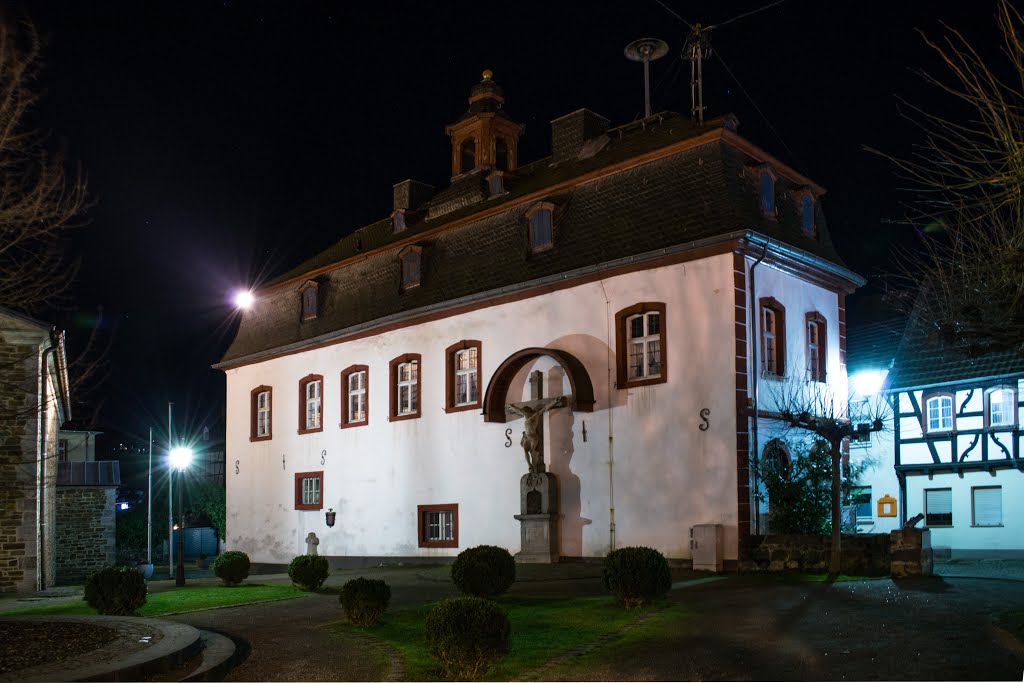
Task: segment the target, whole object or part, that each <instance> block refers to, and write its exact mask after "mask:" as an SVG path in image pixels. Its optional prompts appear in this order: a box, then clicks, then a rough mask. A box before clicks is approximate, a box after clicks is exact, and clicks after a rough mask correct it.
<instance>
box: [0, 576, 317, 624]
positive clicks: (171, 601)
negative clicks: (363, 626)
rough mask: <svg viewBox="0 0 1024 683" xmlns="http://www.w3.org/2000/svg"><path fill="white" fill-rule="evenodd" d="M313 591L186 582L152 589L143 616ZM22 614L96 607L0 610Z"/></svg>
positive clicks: (76, 611) (82, 611) (82, 603)
mask: <svg viewBox="0 0 1024 683" xmlns="http://www.w3.org/2000/svg"><path fill="white" fill-rule="evenodd" d="M308 595H311V593H306V592H304V591H301V590H299V589H298V588H295V587H294V586H267V585H263V584H259V583H243V584H242V585H240V586H233V587H228V586H184V587H182V588H175V589H173V590H168V591H161V592H159V593H150V594H149V595H148V596H147V600H146V604H145V605H143V607H142V609H140V610H139V612H138V615H139V616H140V617H158V616H160V615H162V614H171V613H173V612H191V611H193V610H198V609H207V608H210V607H227V606H229V605H241V604H245V603H249V602H265V601H267V600H280V599H282V598H298V597H303V596H308ZM22 614H96V610H94V609H93V608H91V607H89V605H87V604H86V603H85V601H84V600H82V601H75V602H71V603H62V604H57V605H47V606H45V607H32V608H28V609H16V610H8V611H5V612H0V615H2V616H17V615H22Z"/></svg>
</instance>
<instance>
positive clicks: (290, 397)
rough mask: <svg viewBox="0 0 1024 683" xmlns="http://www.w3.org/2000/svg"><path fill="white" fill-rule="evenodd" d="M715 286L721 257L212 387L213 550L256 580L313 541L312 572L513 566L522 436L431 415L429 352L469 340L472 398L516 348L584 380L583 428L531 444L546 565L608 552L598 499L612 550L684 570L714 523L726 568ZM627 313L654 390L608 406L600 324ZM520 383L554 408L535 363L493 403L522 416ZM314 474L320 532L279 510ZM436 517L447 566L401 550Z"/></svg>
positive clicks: (726, 331)
mask: <svg viewBox="0 0 1024 683" xmlns="http://www.w3.org/2000/svg"><path fill="white" fill-rule="evenodd" d="M732 279H733V276H732V256H731V255H724V256H719V257H714V258H708V259H703V260H700V261H695V262H690V263H685V264H679V265H674V266H669V267H664V268H657V269H652V270H649V271H643V272H638V273H632V274H628V275H622V276H619V277H615V278H611V279H608V280H606V281H604V282H603V286H602V282H593V283H590V284H584V285H581V286H578V287H573V288H571V289H565V290H561V291H556V292H552V293H548V294H545V295H544V296H542V297H534V298H529V299H524V300H521V301H518V302H514V303H508V304H505V305H501V306H494V307H489V308H482V309H480V310H477V311H474V312H471V313H466V314H463V315H459V316H456V317H451V318H447V319H443V320H439V321H435V322H428V323H423V324H419V325H414V326H410V327H406V328H402V329H398V330H395V331H392V332H387V333H384V334H381V335H378V336H373V337H368V338H364V339H359V340H354V341H351V342H345V343H341V344H335V345H332V346H327V347H323V348H319V349H315V350H310V351H306V352H302V353H297V354H294V355H290V356H284V357H281V358H276V359H273V360H268V361H265V362H261V363H257V364H253V365H248V366H243V367H239V368H235V369H230V370H228V371H227V425H228V428H227V447H228V476H227V495H228V520H227V527H228V539H227V542H228V546H229V547H231V548H233V549H239V550H244V551H245V552H247V553H249V555H250V557H251V558H252V559H253V560H254V561H256V562H276V563H281V562H287V561H289V560H290V559H291V558H292V557H293V556H295V555H296V554H300V553H302V552H305V543H304V539H305V537H306V534H308V533H309V532H311V531H312V532H315V533H316V534H317V536H318V537H319V538H320V545H319V548H318V551H319V552H320V554H324V555H334V556H431V555H445V556H452V555H455V554H457V553H458V552H459V549H461V548H466V547H471V546H474V545H478V544H481V543H489V544H495V545H501V546H504V547H506V548H508V549H509V550H510V551H512V552H516V551H518V549H519V545H520V529H519V522H518V521H516V520H515V519H514V518H513V515H515V514H518V513H519V512H520V509H519V479H520V476H521V475H522V474H524V473H525V471H526V466H525V459H524V456H523V452H522V448H521V447H520V446H519V438H520V435H521V432H522V421H521V420H518V421H517V420H513V421H510V422H508V423H507V424H503V423H486V422H484V420H483V416H482V415H481V414H480V413H479V412H477V411H466V412H458V413H451V414H448V413H445V412H444V410H443V407H444V386H445V381H444V371H445V363H444V350H445V348H446V347H448V346H449V345H451V344H453V343H455V342H457V341H459V340H462V339H479V340H481V341H482V350H481V357H482V372H481V393H482V392H483V390H484V389H485V388H486V386H487V382H488V381H489V380H490V378H491V376H492V375H493V373H494V371H495V370H496V368H497V367H498V366H499V365H500V364H501V362H502V361H504V360H505V359H506V358H507V357H508V356H510V355H512V354H513V353H515V352H517V351H519V350H521V349H524V348H529V347H545V348H552V349H560V350H563V351H567V352H569V353H571V354H573V355H574V356H576V357H577V358H578V359H579V360H580V361H581V362H582V363H583V364H584V366H585V367H586V369H587V372H588V373H589V375H590V379H591V381H592V383H593V386H594V394H595V398H596V399H597V405H596V406H595V410H594V412H591V413H587V412H572V411H570V410H568V409H560V410H556V411H554V412H553V413H552V414H551V416H550V418H549V424H548V426H547V428H546V435H547V437H548V441H549V447H548V449H547V453H546V459H547V461H548V463H549V471H550V472H552V473H554V474H555V475H556V476H558V478H559V482H560V489H561V492H560V495H561V500H562V504H561V511H562V520H561V530H560V533H561V543H562V548H561V551H562V554H563V555H567V556H599V555H603V554H605V553H606V552H607V551H608V549H609V545H610V530H609V527H610V522H611V515H610V508H611V506H612V504H613V502H612V496H614V507H615V523H616V545H617V546H624V545H650V546H654V547H657V548H659V549H661V550H662V551H663V552H664V553H665V554H666V555H667V556H669V557H676V558H681V557H688V556H689V548H688V541H689V539H688V533H689V527H690V526H692V525H694V524H698V523H720V524H724V525H725V526H726V547H727V548H728V549H729V551H728V552H729V553H731V555H729V554H727V558H732V559H735V553H736V550H735V549H736V546H737V538H736V509H737V508H736V481H735V477H736V456H735V448H736V434H735V403H734V381H733V377H734V358H733V355H734V354H733V346H734V342H733V339H734V328H733V315H732V310H733V296H734V295H733V282H732ZM606 295H607V299H606ZM643 301H660V302H664V303H665V304H666V306H667V308H666V320H665V321H664V325H665V329H666V336H667V353H668V373H669V377H668V381H667V383H665V384H658V385H653V386H647V387H640V388H636V389H630V390H617V389H615V388H614V387H613V386H611V387H610V385H609V382H612V383H614V372H615V365H614V363H615V357H614V329H613V326H614V315H615V313H616V311H618V310H621V309H623V308H625V307H627V306H630V305H633V304H635V303H638V302H643ZM609 342H610V343H609ZM405 353H420V354H422V367H421V401H422V417H420V418H419V419H413V420H403V421H396V422H389V421H388V419H387V413H388V399H389V387H388V363H389V361H390V360H391V359H393V358H395V357H397V356H399V355H401V354H405ZM355 363H360V364H366V365H368V366H369V368H370V380H369V384H370V396H369V404H370V419H369V425H368V426H365V427H356V428H349V429H344V430H342V429H339V428H338V422H339V414H340V400H341V387H340V372H341V370H343V369H344V368H346V367H348V366H349V365H352V364H355ZM534 369H540V370H542V371H544V372H545V375H546V380H547V382H546V383H547V384H548V386H547V388H546V391H545V394H546V395H548V396H553V395H556V387H557V386H558V385H560V384H563V380H562V379H561V378H560V374H559V369H558V368H557V367H556V364H555V363H553V362H552V361H551V360H550V359H543V360H540V361H538V362H537V363H535V364H533V365H531V366H528V367H527V368H524V369H523V370H522V371H521V372H520V373H519V375H518V376H517V379H516V381H515V382H513V388H512V389H511V390H510V392H509V397H508V401H510V402H512V401H518V400H523V399H528V398H529V389H528V385H527V381H526V378H527V376H528V373H529V372H530V371H531V370H534ZM309 373H317V374H322V375H323V376H324V409H323V415H324V424H325V427H324V431H323V432H322V433H314V434H304V435H299V434H297V433H296V431H297V426H298V413H297V410H298V406H299V401H298V382H299V380H300V378H302V377H304V376H306V375H307V374H309ZM259 385H269V386H271V387H273V438H272V440H270V441H262V442H254V443H251V442H250V441H249V419H250V417H249V406H250V391H251V390H252V389H253V388H255V387H257V386H259ZM563 392H568V381H567V380H564V389H558V390H557V393H563ZM702 408H708V409H710V410H711V420H710V428H709V429H708V430H707V431H700V430H699V429H698V426H699V425H700V424H701V421H700V418H699V412H700V410H701V409H702ZM584 423H585V424H586V432H587V437H586V441H584V440H583V428H584ZM508 428H511V429H512V432H511V442H512V444H511V447H506V444H507V443H508V439H507V438H506V429H508ZM609 431H611V435H612V436H613V439H609ZM325 451H326V455H323V454H324V452H325ZM322 457H323V462H324V464H323V465H321V458H322ZM236 461H237V462H238V469H239V472H238V474H237V475H236V474H234V468H235V463H236ZM318 470H323V471H324V498H325V500H324V503H325V504H324V509H325V510H326V509H327V508H328V507H331V508H334V510H336V511H337V513H338V517H337V524H336V526H335V527H334V528H332V529H328V528H327V527H326V525H325V522H324V513H323V511H296V510H295V509H294V500H293V488H294V474H295V473H296V472H305V471H318ZM442 503H457V504H458V505H459V549H432V548H420V547H418V543H417V520H416V506H417V505H428V504H442Z"/></svg>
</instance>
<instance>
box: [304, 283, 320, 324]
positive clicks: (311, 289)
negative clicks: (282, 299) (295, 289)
mask: <svg viewBox="0 0 1024 683" xmlns="http://www.w3.org/2000/svg"><path fill="white" fill-rule="evenodd" d="M319 289H320V285H319V284H318V283H316V282H314V281H313V280H307V281H306V284H304V285H302V287H300V288H299V294H300V297H301V299H302V321H303V322H305V321H307V320H316V316H317V312H318V310H319V301H318V298H319V297H318V290H319Z"/></svg>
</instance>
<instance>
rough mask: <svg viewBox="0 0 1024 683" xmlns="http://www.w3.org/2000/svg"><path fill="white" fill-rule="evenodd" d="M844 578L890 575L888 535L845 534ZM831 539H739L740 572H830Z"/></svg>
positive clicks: (803, 536)
mask: <svg viewBox="0 0 1024 683" xmlns="http://www.w3.org/2000/svg"><path fill="white" fill-rule="evenodd" d="M841 548H842V563H841V565H840V567H841V571H842V572H843V573H844V574H860V575H863V576H885V575H887V574H888V573H889V563H890V550H889V536H888V534H843V537H842V544H841ZM831 552H832V537H831V536H829V535H825V534H776V535H770V536H746V537H743V538H741V539H740V561H739V570H740V571H748V572H753V571H769V572H781V571H808V572H824V571H828V563H829V555H830V553H831Z"/></svg>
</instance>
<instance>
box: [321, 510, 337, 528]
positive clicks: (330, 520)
mask: <svg viewBox="0 0 1024 683" xmlns="http://www.w3.org/2000/svg"><path fill="white" fill-rule="evenodd" d="M324 516H325V517H327V526H334V518H335V517H337V516H338V513H337V512H335V511H334V508H328V509H327V512H325V513H324Z"/></svg>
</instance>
